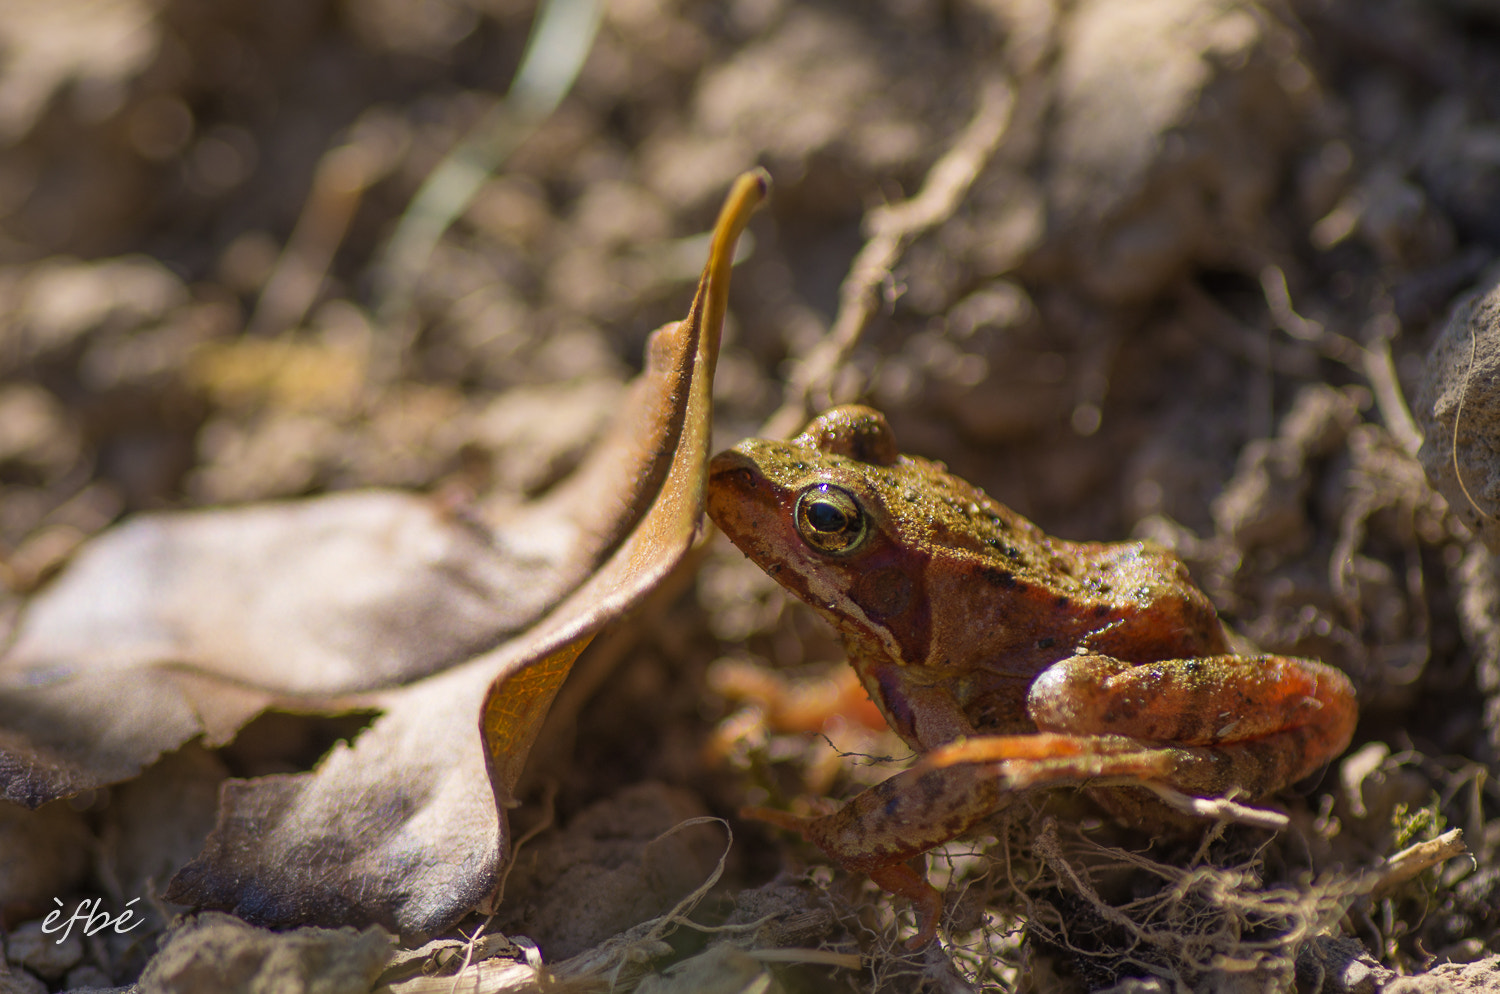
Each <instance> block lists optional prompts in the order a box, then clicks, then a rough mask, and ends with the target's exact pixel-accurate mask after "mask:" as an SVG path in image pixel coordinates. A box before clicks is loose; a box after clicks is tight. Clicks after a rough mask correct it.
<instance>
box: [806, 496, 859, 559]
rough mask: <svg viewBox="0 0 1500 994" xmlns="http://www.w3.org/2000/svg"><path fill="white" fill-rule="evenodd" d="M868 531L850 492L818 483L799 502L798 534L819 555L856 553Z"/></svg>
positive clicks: (857, 502) (856, 502) (857, 503)
mask: <svg viewBox="0 0 1500 994" xmlns="http://www.w3.org/2000/svg"><path fill="white" fill-rule="evenodd" d="M868 531H869V529H868V527H867V525H866V522H865V513H864V512H863V511H861V510H860V508H859V501H857V500H855V499H854V495H853V494H851V493H849V491H847V490H841V489H840V488H838V487H835V486H832V485H830V484H827V483H819V484H817V485H816V486H811V487H808V488H807V489H806V490H804V491H802V496H800V497H798V498H797V533H798V534H799V535H801V536H802V541H804V542H806V543H807V544H808V545H810V546H812V547H813V548H814V549H817V550H818V551H820V552H832V553H845V552H853V551H854V550H855V549H856V548H857V547H858V546H859V543H860V542H862V541H864V538H865V535H866V533H867V532H868Z"/></svg>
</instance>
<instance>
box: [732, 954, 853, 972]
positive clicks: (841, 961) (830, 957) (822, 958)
mask: <svg viewBox="0 0 1500 994" xmlns="http://www.w3.org/2000/svg"><path fill="white" fill-rule="evenodd" d="M747 955H749V956H750V958H751V959H756V960H759V961H760V962H762V963H816V964H818V965H819V966H841V967H844V968H846V969H849V970H858V969H859V968H860V967H861V966H863V965H864V960H863V958H862V957H859V956H856V955H855V954H854V953H836V952H834V951H833V950H832V949H751V950H748V951H747Z"/></svg>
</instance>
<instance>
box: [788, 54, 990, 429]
mask: <svg viewBox="0 0 1500 994" xmlns="http://www.w3.org/2000/svg"><path fill="white" fill-rule="evenodd" d="M1014 104H1015V95H1014V93H1013V91H1012V90H1011V89H1010V87H1009V86H1008V85H1006V84H1005V83H1004V82H1003V81H1001V80H998V79H991V80H989V81H988V82H986V83H985V84H984V85H983V86H982V87H981V88H980V91H979V100H978V108H977V109H976V110H975V112H974V117H973V118H972V119H971V120H970V121H969V124H968V126H967V127H966V128H965V129H964V131H963V134H961V135H960V136H959V138H958V141H956V142H955V143H954V145H953V147H952V148H950V149H949V150H948V151H947V153H945V154H944V155H943V157H942V158H941V159H939V160H938V161H937V162H936V163H934V164H933V166H932V169H931V170H930V171H929V172H928V173H927V179H926V180H925V181H924V182H923V184H922V190H921V192H919V193H918V194H917V195H916V196H915V197H912V198H911V199H910V200H905V201H902V202H901V203H897V204H889V205H887V206H884V207H879V208H876V209H875V210H873V211H871V212H870V215H869V218H868V220H867V222H866V224H867V227H868V230H869V232H870V240H869V241H867V242H866V243H865V246H864V248H862V249H860V251H859V255H857V256H855V257H854V262H853V263H852V264H851V265H850V267H849V275H848V276H847V277H845V279H844V284H843V286H842V287H841V288H840V289H839V312H838V316H837V317H836V318H835V319H834V322H833V326H832V327H831V328H829V329H828V334H827V335H825V336H823V338H822V339H821V340H819V342H818V344H817V345H816V346H814V347H813V349H812V351H811V352H809V353H808V354H807V355H806V356H804V357H803V358H802V361H801V362H799V363H798V364H797V366H796V368H795V369H793V371H792V375H791V382H790V383H788V384H787V389H786V399H785V400H784V401H783V403H782V405H781V408H780V409H779V410H778V411H777V412H776V413H775V414H773V415H771V417H770V419H769V420H768V421H767V422H766V425H765V427H764V428H762V429H761V434H762V435H764V436H766V437H768V438H781V437H785V436H789V435H791V434H792V433H793V432H795V431H797V430H798V429H800V428H801V427H802V424H803V422H804V421H806V420H807V417H808V415H809V414H811V413H812V412H813V410H814V409H821V408H823V407H827V406H831V405H832V404H833V403H835V402H837V401H839V400H847V399H849V398H833V397H832V396H830V384H831V383H832V381H833V377H834V375H835V374H836V373H837V371H838V370H839V368H840V367H842V366H843V364H844V361H845V360H846V359H847V358H848V357H849V353H850V352H851V351H853V349H854V347H855V346H856V345H857V344H858V343H859V340H860V337H861V336H862V335H864V333H865V331H866V329H868V328H869V326H870V321H871V320H872V319H873V318H874V317H875V314H876V312H877V311H878V310H879V307H880V304H881V300H882V295H881V292H880V291H881V288H882V287H883V286H884V285H885V284H886V283H887V281H889V280H890V278H891V270H892V268H893V267H894V266H895V265H896V263H897V262H898V261H899V260H900V258H901V253H902V252H904V251H905V250H906V247H907V246H908V245H909V244H911V242H912V240H913V239H915V238H916V237H917V236H919V235H921V234H922V233H924V232H926V231H928V230H930V229H932V228H934V227H936V226H937V225H939V224H941V223H942V222H943V221H946V220H947V219H948V218H950V217H952V216H953V212H954V211H955V210H957V209H958V205H959V203H961V202H962V200H963V198H964V196H965V195H966V194H967V193H968V192H969V188H970V187H971V186H973V185H974V180H975V179H976V178H977V177H978V176H979V173H980V171H981V170H983V169H984V167H985V165H986V163H988V162H989V160H990V156H991V155H993V154H994V151H995V148H996V147H997V146H998V145H999V144H1000V138H1001V137H1002V136H1003V135H1004V134H1005V129H1006V126H1007V125H1008V124H1009V123H1010V116H1011V109H1012V107H1013V106H1014Z"/></svg>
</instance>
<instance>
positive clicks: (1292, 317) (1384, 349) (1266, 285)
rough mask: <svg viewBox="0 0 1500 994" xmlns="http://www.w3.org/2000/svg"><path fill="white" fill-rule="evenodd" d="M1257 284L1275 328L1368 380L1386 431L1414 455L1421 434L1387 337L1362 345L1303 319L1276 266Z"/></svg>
mask: <svg viewBox="0 0 1500 994" xmlns="http://www.w3.org/2000/svg"><path fill="white" fill-rule="evenodd" d="M1260 285H1261V291H1262V293H1264V294H1265V298H1266V307H1267V308H1268V309H1269V310H1270V312H1271V319H1272V320H1273V321H1275V322H1276V326H1277V327H1278V328H1280V329H1281V330H1282V331H1284V332H1286V333H1287V334H1288V335H1290V336H1291V337H1293V338H1295V339H1297V340H1298V341H1301V342H1306V343H1308V344H1309V345H1312V346H1314V347H1315V348H1317V350H1318V351H1319V352H1321V353H1322V354H1323V355H1325V356H1327V357H1328V358H1330V359H1335V360H1337V361H1339V362H1341V363H1343V364H1344V365H1346V366H1348V367H1350V368H1351V369H1353V370H1354V371H1355V372H1357V373H1359V374H1361V375H1362V376H1364V378H1365V379H1366V380H1367V381H1369V384H1370V389H1371V391H1372V392H1373V393H1374V394H1375V406H1376V407H1378V408H1379V409H1380V417H1381V420H1382V421H1384V422H1385V426H1386V430H1387V431H1389V432H1390V433H1391V436H1392V437H1393V438H1394V439H1395V440H1396V443H1397V444H1398V445H1400V446H1401V449H1402V451H1404V452H1405V453H1406V454H1407V455H1409V456H1412V457H1415V456H1416V454H1417V449H1419V448H1421V447H1422V433H1421V432H1420V431H1419V430H1418V429H1417V422H1416V419H1414V418H1413V417H1412V415H1411V407H1410V406H1409V405H1408V404H1407V403H1406V395H1405V393H1404V392H1403V391H1402V390H1401V381H1400V380H1399V379H1397V377H1396V366H1395V363H1393V362H1392V361H1391V346H1390V340H1389V336H1386V335H1380V336H1377V337H1376V338H1375V340H1374V342H1372V344H1370V345H1368V346H1364V345H1360V344H1359V343H1358V342H1355V341H1354V340H1352V339H1350V338H1346V337H1345V336H1343V335H1340V334H1337V333H1335V332H1332V331H1329V330H1328V329H1327V328H1325V327H1324V326H1323V325H1322V324H1319V323H1318V322H1316V321H1311V320H1308V319H1307V318H1304V317H1303V316H1302V315H1300V314H1298V313H1297V311H1296V309H1295V308H1294V307H1293V306H1292V295H1291V291H1290V290H1288V289H1287V284H1286V274H1285V273H1283V272H1282V271H1281V269H1280V268H1279V267H1276V266H1267V267H1266V268H1265V269H1263V270H1261V274H1260Z"/></svg>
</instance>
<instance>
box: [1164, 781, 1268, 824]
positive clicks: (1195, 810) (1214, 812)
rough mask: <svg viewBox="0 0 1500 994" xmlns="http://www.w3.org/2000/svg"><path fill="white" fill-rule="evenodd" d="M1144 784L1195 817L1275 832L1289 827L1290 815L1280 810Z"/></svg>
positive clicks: (1167, 801)
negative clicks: (1231, 822) (1232, 822)
mask: <svg viewBox="0 0 1500 994" xmlns="http://www.w3.org/2000/svg"><path fill="white" fill-rule="evenodd" d="M1144 786H1145V787H1146V789H1148V790H1150V791H1151V792H1152V793H1153V794H1155V795H1156V796H1157V797H1159V798H1161V800H1162V802H1163V803H1165V804H1166V805H1167V806H1168V807H1170V808H1174V809H1176V810H1178V811H1181V812H1183V813H1185V814H1190V815H1192V816H1193V817H1195V818H1207V819H1210V820H1213V821H1220V822H1230V821H1234V822H1239V823H1240V824H1242V825H1253V826H1255V827H1256V828H1268V829H1270V830H1271V831H1273V832H1279V831H1281V830H1282V829H1283V828H1286V826H1287V822H1288V819H1287V816H1286V815H1284V814H1282V813H1281V812H1279V811H1271V810H1268V809H1266V808H1252V807H1250V806H1249V805H1246V804H1236V803H1235V802H1234V801H1231V800H1230V799H1229V798H1227V797H1192V796H1189V795H1187V794H1184V793H1182V792H1181V791H1179V790H1173V789H1172V788H1171V787H1168V786H1167V785H1166V784H1161V783H1147V784H1145V785H1144Z"/></svg>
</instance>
